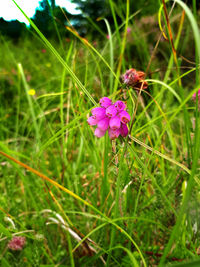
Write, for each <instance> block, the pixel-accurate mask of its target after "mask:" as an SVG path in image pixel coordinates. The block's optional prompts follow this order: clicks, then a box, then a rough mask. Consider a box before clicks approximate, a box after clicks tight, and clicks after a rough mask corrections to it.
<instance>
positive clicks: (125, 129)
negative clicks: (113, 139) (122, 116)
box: [120, 123, 128, 137]
mask: <svg viewBox="0 0 200 267" xmlns="http://www.w3.org/2000/svg"><path fill="white" fill-rule="evenodd" d="M120 134H121V136H122V137H126V136H127V135H128V127H127V125H126V124H124V123H122V125H121V128H120Z"/></svg>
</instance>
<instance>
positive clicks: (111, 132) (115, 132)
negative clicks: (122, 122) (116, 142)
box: [108, 128, 120, 140]
mask: <svg viewBox="0 0 200 267" xmlns="http://www.w3.org/2000/svg"><path fill="white" fill-rule="evenodd" d="M108 134H109V137H110V139H112V140H113V139H115V138H118V137H119V135H120V129H115V130H113V129H111V128H110V129H109V130H108Z"/></svg>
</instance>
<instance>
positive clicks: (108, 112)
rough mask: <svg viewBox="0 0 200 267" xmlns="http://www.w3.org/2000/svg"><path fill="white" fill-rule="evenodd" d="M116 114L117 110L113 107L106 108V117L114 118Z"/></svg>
mask: <svg viewBox="0 0 200 267" xmlns="http://www.w3.org/2000/svg"><path fill="white" fill-rule="evenodd" d="M116 114H117V108H116V107H115V105H110V106H109V107H107V109H106V115H107V116H108V117H110V118H112V117H114V116H115V115H116Z"/></svg>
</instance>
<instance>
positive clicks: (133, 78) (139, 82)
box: [121, 69, 148, 89]
mask: <svg viewBox="0 0 200 267" xmlns="http://www.w3.org/2000/svg"><path fill="white" fill-rule="evenodd" d="M121 78H122V81H123V83H124V84H126V85H127V86H131V87H135V88H138V89H140V88H141V87H142V89H147V87H148V83H147V82H146V81H144V78H145V73H144V72H143V71H137V70H136V69H129V70H127V71H126V72H125V73H124V74H123V75H122V76H121Z"/></svg>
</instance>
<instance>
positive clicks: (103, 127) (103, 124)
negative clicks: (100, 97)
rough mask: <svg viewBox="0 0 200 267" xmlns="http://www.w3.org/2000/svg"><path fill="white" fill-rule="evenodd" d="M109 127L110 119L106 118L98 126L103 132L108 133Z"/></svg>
mask: <svg viewBox="0 0 200 267" xmlns="http://www.w3.org/2000/svg"><path fill="white" fill-rule="evenodd" d="M108 126H109V118H108V117H105V118H103V119H102V120H100V121H99V122H98V124H97V127H98V128H99V129H100V130H101V131H106V130H107V129H108Z"/></svg>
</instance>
